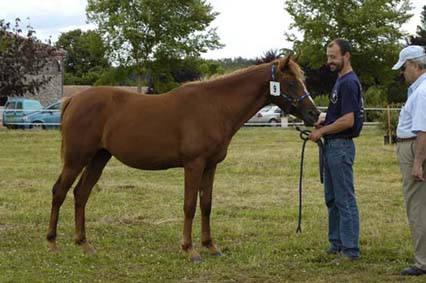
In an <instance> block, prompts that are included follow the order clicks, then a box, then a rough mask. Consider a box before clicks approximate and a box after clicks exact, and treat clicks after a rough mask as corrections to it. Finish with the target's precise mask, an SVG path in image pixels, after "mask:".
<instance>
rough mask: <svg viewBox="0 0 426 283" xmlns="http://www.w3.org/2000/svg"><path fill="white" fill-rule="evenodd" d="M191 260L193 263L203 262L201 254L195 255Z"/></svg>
mask: <svg viewBox="0 0 426 283" xmlns="http://www.w3.org/2000/svg"><path fill="white" fill-rule="evenodd" d="M191 262H192V263H201V262H202V259H201V256H194V257H192V258H191Z"/></svg>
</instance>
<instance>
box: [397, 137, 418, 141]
mask: <svg viewBox="0 0 426 283" xmlns="http://www.w3.org/2000/svg"><path fill="white" fill-rule="evenodd" d="M415 140H416V137H411V138H396V142H409V141H415Z"/></svg>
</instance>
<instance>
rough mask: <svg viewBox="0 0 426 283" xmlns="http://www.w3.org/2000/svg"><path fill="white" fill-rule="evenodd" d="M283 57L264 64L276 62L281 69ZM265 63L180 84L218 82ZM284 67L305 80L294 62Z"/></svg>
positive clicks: (297, 77) (257, 67)
mask: <svg viewBox="0 0 426 283" xmlns="http://www.w3.org/2000/svg"><path fill="white" fill-rule="evenodd" d="M285 59H286V58H285V57H282V58H278V59H276V60H274V61H271V62H269V63H265V64H268V65H272V64H277V66H278V68H277V70H281V69H282V67H283V64H285V61H286V60H285ZM265 64H261V65H253V66H249V67H247V68H243V69H238V70H236V71H233V72H231V73H229V74H225V75H218V76H213V77H211V78H209V79H206V80H202V81H193V82H187V83H184V84H183V85H182V86H188V85H197V84H205V83H212V82H218V81H219V82H220V81H222V80H226V79H232V78H234V77H239V76H241V75H246V74H249V73H251V72H255V71H256V70H258V69H259V68H262V67H264V66H265ZM286 68H288V69H289V70H290V72H291V73H292V74H293V75H294V76H295V77H296V79H299V80H300V81H304V80H305V76H304V72H303V70H302V69H301V68H300V66H299V65H298V64H297V63H296V62H294V61H292V60H290V61H289V62H288V64H287V67H286Z"/></svg>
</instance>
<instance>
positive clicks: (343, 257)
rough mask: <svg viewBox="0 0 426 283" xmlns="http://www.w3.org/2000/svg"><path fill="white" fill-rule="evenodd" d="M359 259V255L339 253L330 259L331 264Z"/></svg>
mask: <svg viewBox="0 0 426 283" xmlns="http://www.w3.org/2000/svg"><path fill="white" fill-rule="evenodd" d="M356 260H359V257H358V256H357V257H352V256H347V255H345V254H342V253H341V254H339V255H338V256H337V257H336V258H335V259H333V260H332V261H331V264H335V265H339V264H342V263H346V262H353V261H356Z"/></svg>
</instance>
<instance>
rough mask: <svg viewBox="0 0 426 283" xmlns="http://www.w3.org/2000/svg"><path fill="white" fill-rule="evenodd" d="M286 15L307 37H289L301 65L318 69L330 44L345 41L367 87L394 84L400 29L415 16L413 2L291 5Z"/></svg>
mask: <svg viewBox="0 0 426 283" xmlns="http://www.w3.org/2000/svg"><path fill="white" fill-rule="evenodd" d="M285 9H286V10H287V12H288V13H289V14H290V15H291V16H292V18H293V20H294V22H293V23H292V24H291V25H290V28H291V29H292V30H293V31H295V30H296V31H298V32H300V33H301V34H302V37H303V39H298V38H297V37H296V36H295V34H294V33H287V38H288V39H289V40H290V41H293V42H294V49H295V50H296V52H298V53H300V54H301V57H300V60H299V61H300V63H301V64H302V65H305V66H307V67H309V68H310V69H313V70H315V69H319V68H320V67H321V66H323V65H324V63H325V62H326V57H325V51H326V45H327V43H329V42H330V41H331V40H333V39H334V38H345V39H347V40H349V41H350V42H351V43H352V46H353V49H354V50H353V52H352V57H351V62H352V65H353V66H354V69H355V70H356V72H357V74H358V75H359V77H360V80H361V82H362V84H363V85H364V87H369V86H371V85H376V84H380V85H385V86H388V85H390V84H391V83H392V82H393V81H394V78H395V72H393V71H391V67H392V64H393V63H394V61H395V59H396V58H397V57H398V52H399V50H400V49H401V48H400V47H401V46H400V43H399V40H400V39H401V38H403V36H404V34H403V33H402V32H401V31H400V30H399V28H400V27H401V25H402V24H403V23H405V22H406V21H407V20H408V19H409V18H410V17H411V16H412V15H411V14H409V11H410V10H411V9H412V7H411V5H410V3H409V1H408V0H365V1H360V0H288V1H287V2H286V8H285Z"/></svg>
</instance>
